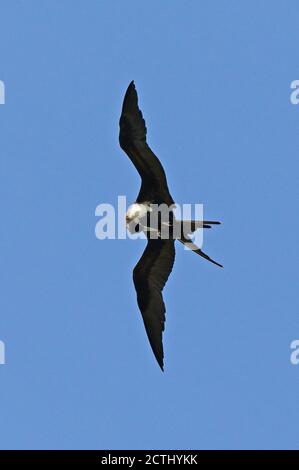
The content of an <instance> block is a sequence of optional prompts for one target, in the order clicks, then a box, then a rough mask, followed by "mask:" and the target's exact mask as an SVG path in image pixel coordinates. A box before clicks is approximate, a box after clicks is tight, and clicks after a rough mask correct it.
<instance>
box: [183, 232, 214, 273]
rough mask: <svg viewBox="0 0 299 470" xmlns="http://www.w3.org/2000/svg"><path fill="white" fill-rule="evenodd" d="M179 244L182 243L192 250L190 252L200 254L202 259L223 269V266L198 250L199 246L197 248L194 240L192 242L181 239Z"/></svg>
mask: <svg viewBox="0 0 299 470" xmlns="http://www.w3.org/2000/svg"><path fill="white" fill-rule="evenodd" d="M179 242H181V243H182V244H183V245H185V246H187V248H190V250H192V251H194V253H196V254H198V255H199V256H201V257H202V258H204V259H206V260H208V261H210V262H211V263H213V264H216V266H219V267H220V268H223V266H222V264H220V263H217V261H215V260H213V259H212V258H210V256H208V255H207V254H206V253H204V252H203V251H202V250H201V249H200V248H198V246H196V245H195V243H193V242H192V240H190V239H188V238H181V239H179Z"/></svg>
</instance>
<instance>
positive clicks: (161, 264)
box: [119, 81, 222, 370]
mask: <svg viewBox="0 0 299 470" xmlns="http://www.w3.org/2000/svg"><path fill="white" fill-rule="evenodd" d="M119 126H120V133H119V143H120V146H121V148H122V149H123V150H124V151H125V152H126V154H127V155H128V156H129V158H130V160H131V161H132V163H133V164H134V166H135V167H136V169H137V171H138V173H139V175H140V177H141V188H140V191H139V194H138V196H137V199H136V201H135V203H134V204H132V205H131V206H130V207H129V208H128V211H127V213H126V224H127V227H128V229H129V230H130V231H133V232H134V231H143V232H144V233H145V234H146V236H147V246H146V248H145V250H144V252H143V254H142V256H141V258H140V260H139V261H138V263H137V265H136V266H135V268H134V270H133V282H134V285H135V289H136V293H137V303H138V306H139V309H140V311H141V314H142V318H143V322H144V326H145V329H146V333H147V336H148V339H149V342H150V345H151V348H152V350H153V353H154V355H155V357H156V359H157V361H158V364H159V366H160V367H161V369H162V370H163V357H164V354H163V342H162V333H163V331H164V323H165V312H166V310H165V304H164V301H163V296H162V291H163V288H164V286H165V284H166V282H167V279H168V277H169V274H170V273H171V271H172V268H173V264H174V258H175V247H174V243H175V240H176V239H178V241H180V242H181V243H183V244H185V245H187V246H188V247H189V248H191V249H192V250H193V251H194V252H195V253H196V254H198V255H200V256H202V257H203V258H205V259H206V260H208V261H210V262H211V263H214V264H216V265H217V266H220V267H222V265H221V264H219V263H217V262H216V261H214V260H213V259H211V258H210V257H209V256H208V255H207V254H205V253H204V252H203V251H202V250H201V249H200V248H198V247H197V246H196V245H195V244H194V243H193V242H192V240H191V239H190V237H189V235H188V233H187V234H185V232H184V231H183V233H181V232H180V231H179V236H177V235H176V233H177V232H176V231H175V230H174V227H177V221H176V219H175V217H174V213H173V210H174V207H175V204H174V200H173V198H172V196H171V195H170V192H169V189H168V185H167V180H166V175H165V171H164V169H163V167H162V165H161V162H160V161H159V159H158V158H157V157H156V155H155V154H154V153H153V152H152V150H151V149H150V147H149V146H148V144H147V142H146V132H147V130H146V125H145V120H144V119H143V116H142V113H141V111H140V109H139V107H138V96H137V91H136V88H135V84H134V81H132V82H131V83H130V85H129V87H128V89H127V91H126V94H125V97H124V101H123V106H122V112H121V117H120V121H119ZM161 205H164V206H166V207H167V208H168V209H169V211H168V218H167V220H165V218H164V219H163V218H162V219H161V218H160V219H159V218H158V220H159V222H158V224H156V225H155V227H153V224H151V217H149V215H150V216H152V215H153V212H154V211H156V207H157V206H158V207H159V206H161ZM153 208H155V209H153ZM152 219H153V218H152ZM155 220H157V219H155ZM219 223H220V222H217V221H202V222H198V221H190V229H189V234H191V233H192V232H193V231H195V230H196V229H197V228H198V227H202V228H210V227H211V225H213V224H219ZM179 224H180V227H182V223H181V222H179ZM165 226H167V227H168V236H167V237H166V236H162V235H161V233H162V230H161V229H162V228H163V227H164V228H165ZM153 232H154V236H153Z"/></svg>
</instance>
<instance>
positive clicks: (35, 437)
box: [0, 0, 299, 449]
mask: <svg viewBox="0 0 299 470" xmlns="http://www.w3.org/2000/svg"><path fill="white" fill-rule="evenodd" d="M298 14H299V4H298V2H297V1H292V0H289V1H288V2H281V1H273V0H271V1H270V0H268V1H263V2H261V1H258V0H250V1H242V2H240V1H237V0H230V1H229V2H223V1H221V0H219V1H209V2H207V1H187V2H183V1H174V0H173V1H163V2H161V1H154V0H152V1H151V2H145V1H132V0H130V1H100V0H98V1H93V0H89V1H88V2H86V1H83V0H82V1H76V2H73V1H70V0H64V1H57V0H51V1H50V0H44V1H42V2H41V1H38V0H35V1H33V0H26V1H21V0H19V1H16V0H14V1H13V0H7V1H5V0H2V1H1V5H0V15H1V20H0V23H1V28H0V79H1V80H3V81H4V82H5V85H6V104H5V105H4V106H1V107H0V133H1V141H0V148H1V185H0V213H1V238H0V242H1V280H0V282H1V297H0V312H1V315H0V339H1V340H3V341H5V344H6V360H7V364H6V365H4V366H0V381H1V383H0V421H1V428H0V447H1V448H4V449H10V448H18V449H28V448H36V449H40V448H61V449H64V448H71V449H73V448H99V449H104V448H110V449H115V448H122V449H128V448H147V449H150V448H153V449H155V448H156V449H159V448H165V449H173V448H187V449H188V448H189V449H190V448H203V449H214V448H221V449H231V448H258V449H260V448H271V449H272V448H298V447H299V446H298V444H299V438H298V390H299V366H293V365H291V363H290V353H291V350H290V342H291V341H292V340H294V339H298V337H299V321H298V312H299V304H298V262H299V255H298V231H299V222H298V196H299V194H298V171H299V163H298V129H299V106H294V105H292V104H291V103H290V83H291V81H292V80H295V79H299V62H298V44H299V29H298ZM132 79H134V80H135V82H136V86H137V89H138V92H139V96H140V105H141V107H142V110H143V113H144V116H145V118H146V120H147V125H148V129H149V133H148V140H149V143H150V145H151V147H152V148H153V149H154V150H155V152H156V153H157V154H158V155H159V157H160V159H161V160H162V162H163V165H164V167H165V169H166V172H167V174H168V180H169V185H170V188H171V191H172V193H173V196H174V198H175V200H176V201H177V202H179V203H180V202H194V203H195V202H203V203H204V211H205V215H206V217H209V218H215V219H221V220H223V222H224V224H223V226H221V227H220V228H216V229H215V230H213V231H210V232H209V233H208V234H206V237H205V240H204V248H205V250H206V251H207V252H208V253H209V254H210V255H211V256H213V257H215V258H216V259H217V260H219V261H220V262H223V264H224V265H225V268H224V269H223V270H221V269H218V268H217V267H215V266H213V265H210V264H209V263H207V262H205V261H204V260H201V259H200V258H198V257H197V256H195V255H194V254H193V253H191V252H186V251H184V250H183V249H182V247H181V246H177V259H176V264H175V267H174V270H173V273H172V275H171V277H170V279H169V282H168V284H167V286H166V289H165V300H166V303H167V324H166V332H165V335H164V345H165V364H166V371H165V373H164V374H163V373H161V371H160V369H159V367H158V366H157V364H156V362H155V360H154V357H153V355H152V353H151V350H150V347H149V345H148V341H147V339H146V336H145V332H144V327H143V324H142V321H141V317H140V314H139V312H138V308H137V305H136V299H135V292H134V288H133V283H132V279H131V272H132V268H133V267H134V265H135V264H136V262H137V260H138V259H139V257H140V255H141V253H142V251H143V248H144V241H142V240H137V241H131V240H122V241H115V240H109V241H99V240H97V239H96V237H95V235H94V227H95V224H96V220H97V219H96V217H95V215H94V211H95V208H96V206H97V205H98V204H99V203H101V202H111V203H113V204H114V203H115V202H116V200H117V196H118V195H126V196H127V198H128V201H129V202H131V201H133V200H134V199H135V197H136V195H137V192H138V190H139V178H138V175H137V173H136V170H135V168H134V167H133V166H132V164H131V162H130V161H129V159H128V158H127V157H126V156H125V154H124V153H123V152H122V151H121V149H120V148H119V145H118V119H119V114H120V110H121V104H122V99H123V95H124V92H125V89H126V87H127V85H128V83H129V82H130V81H131V80H132Z"/></svg>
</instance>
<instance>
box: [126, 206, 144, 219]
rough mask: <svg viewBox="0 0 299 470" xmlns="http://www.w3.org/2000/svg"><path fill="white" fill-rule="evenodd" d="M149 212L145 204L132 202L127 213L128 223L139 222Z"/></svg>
mask: <svg viewBox="0 0 299 470" xmlns="http://www.w3.org/2000/svg"><path fill="white" fill-rule="evenodd" d="M146 212H147V208H146V206H145V205H144V204H138V203H137V202H135V203H134V204H132V205H131V206H130V207H129V208H128V210H127V213H126V224H130V223H131V222H133V221H134V222H138V221H139V220H140V219H141V218H142V217H144V216H145V214H146Z"/></svg>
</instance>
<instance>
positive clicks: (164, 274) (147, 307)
mask: <svg viewBox="0 0 299 470" xmlns="http://www.w3.org/2000/svg"><path fill="white" fill-rule="evenodd" d="M174 258H175V248H174V240H161V239H157V240H156V239H155V240H154V239H148V243H147V246H146V248H145V250H144V252H143V254H142V256H141V258H140V260H139V261H138V263H137V265H136V266H135V268H134V271H133V280H134V285H135V289H136V292H137V302H138V306H139V309H140V311H141V314H142V318H143V322H144V326H145V329H146V333H147V336H148V339H149V342H150V345H151V347H152V350H153V353H154V355H155V357H156V359H157V361H158V363H159V366H160V367H161V369H162V370H163V343H162V332H163V331H164V323H165V304H164V301H163V297H162V290H163V288H164V286H165V284H166V281H167V279H168V276H169V274H170V273H171V271H172V267H173V263H174Z"/></svg>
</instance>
